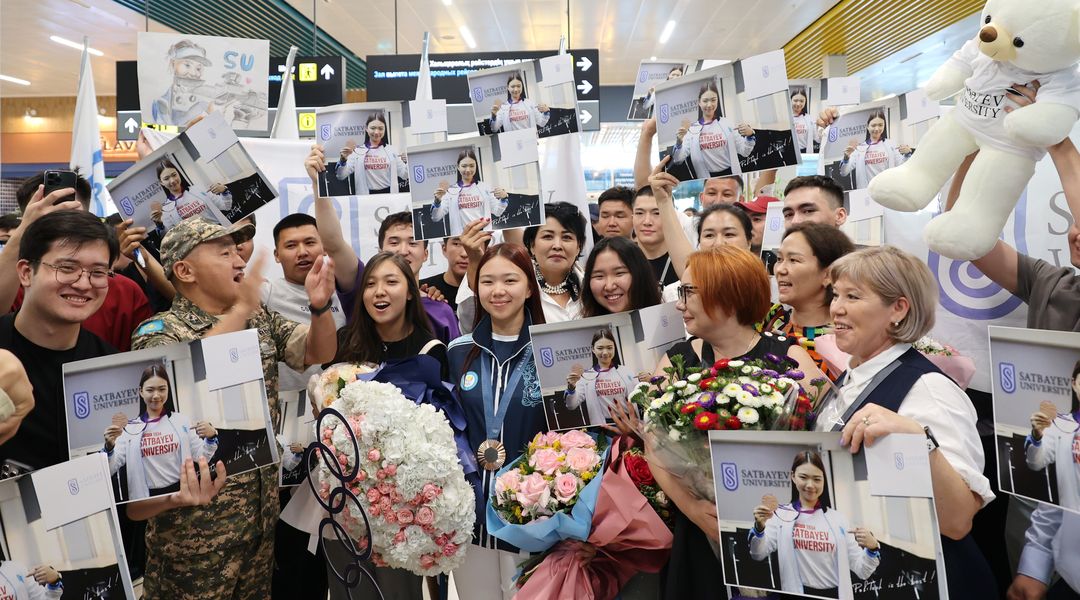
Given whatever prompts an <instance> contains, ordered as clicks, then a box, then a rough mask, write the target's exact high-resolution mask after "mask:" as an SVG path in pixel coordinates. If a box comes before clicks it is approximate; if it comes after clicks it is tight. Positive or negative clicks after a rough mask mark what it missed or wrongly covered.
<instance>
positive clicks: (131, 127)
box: [124, 117, 139, 133]
mask: <svg viewBox="0 0 1080 600" xmlns="http://www.w3.org/2000/svg"><path fill="white" fill-rule="evenodd" d="M138 128H139V122H138V121H136V120H135V119H132V118H131V117H128V120H127V121H124V129H127V130H128V133H135V130H136V129H138Z"/></svg>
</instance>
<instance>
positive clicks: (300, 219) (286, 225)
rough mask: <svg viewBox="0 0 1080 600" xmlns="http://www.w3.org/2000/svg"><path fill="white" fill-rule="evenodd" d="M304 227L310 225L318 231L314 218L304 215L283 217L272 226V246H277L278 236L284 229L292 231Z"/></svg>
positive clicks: (297, 214) (294, 214)
mask: <svg viewBox="0 0 1080 600" xmlns="http://www.w3.org/2000/svg"><path fill="white" fill-rule="evenodd" d="M305 225H311V226H312V227H315V228H316V230H317V229H318V225H316V224H315V217H313V216H311V215H308V214H304V213H293V214H291V215H285V217H284V218H283V219H281V220H280V221H278V222H277V225H274V245H275V246H277V243H278V236H280V235H281V232H282V231H284V230H286V229H292V228H294V227H303V226H305Z"/></svg>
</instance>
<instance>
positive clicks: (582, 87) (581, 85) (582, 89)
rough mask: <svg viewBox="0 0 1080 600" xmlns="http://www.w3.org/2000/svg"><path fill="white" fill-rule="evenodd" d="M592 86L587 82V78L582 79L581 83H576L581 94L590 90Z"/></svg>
mask: <svg viewBox="0 0 1080 600" xmlns="http://www.w3.org/2000/svg"><path fill="white" fill-rule="evenodd" d="M592 88H593V86H592V84H591V83H589V80H588V79H582V80H581V83H579V84H578V85H577V89H578V91H580V92H581V93H582V94H588V93H589V92H591V91H592Z"/></svg>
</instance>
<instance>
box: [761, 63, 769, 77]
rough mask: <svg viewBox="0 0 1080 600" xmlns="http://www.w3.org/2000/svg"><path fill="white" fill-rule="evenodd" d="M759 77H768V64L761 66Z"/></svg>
mask: <svg viewBox="0 0 1080 600" xmlns="http://www.w3.org/2000/svg"><path fill="white" fill-rule="evenodd" d="M761 78H762V79H768V78H769V65H762V66H761Z"/></svg>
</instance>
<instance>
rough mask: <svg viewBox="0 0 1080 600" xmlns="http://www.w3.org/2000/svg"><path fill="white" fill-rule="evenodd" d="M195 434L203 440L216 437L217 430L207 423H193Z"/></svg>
mask: <svg viewBox="0 0 1080 600" xmlns="http://www.w3.org/2000/svg"><path fill="white" fill-rule="evenodd" d="M195 434H196V435H198V436H199V437H201V438H202V439H204V440H205V439H208V438H212V437H217V429H214V426H213V425H211V424H210V423H208V422H207V421H199V422H197V423H195Z"/></svg>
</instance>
